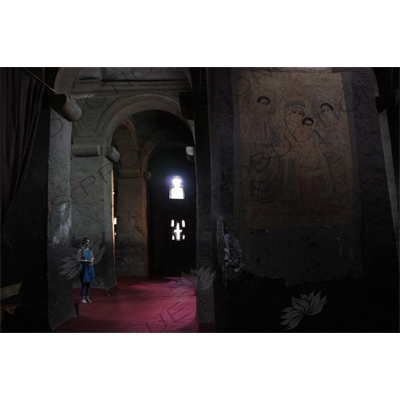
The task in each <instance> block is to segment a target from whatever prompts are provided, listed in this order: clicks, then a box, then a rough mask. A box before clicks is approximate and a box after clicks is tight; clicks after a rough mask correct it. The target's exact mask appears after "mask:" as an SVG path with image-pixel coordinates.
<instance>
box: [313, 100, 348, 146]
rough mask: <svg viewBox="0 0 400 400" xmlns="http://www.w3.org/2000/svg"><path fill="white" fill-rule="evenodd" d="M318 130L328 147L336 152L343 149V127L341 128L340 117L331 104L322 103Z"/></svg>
mask: <svg viewBox="0 0 400 400" xmlns="http://www.w3.org/2000/svg"><path fill="white" fill-rule="evenodd" d="M317 129H318V132H320V134H321V136H322V138H323V140H324V142H325V143H326V145H327V146H328V147H330V148H331V149H335V150H338V149H340V148H341V147H342V146H341V144H342V143H341V142H342V130H343V127H342V126H341V122H340V117H339V115H338V114H337V113H336V112H335V110H334V108H333V106H332V105H331V104H330V103H322V104H321V105H320V113H319V115H318V123H317Z"/></svg>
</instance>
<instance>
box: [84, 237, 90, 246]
mask: <svg viewBox="0 0 400 400" xmlns="http://www.w3.org/2000/svg"><path fill="white" fill-rule="evenodd" d="M89 244H90V240H89V239H86V240H85V247H89Z"/></svg>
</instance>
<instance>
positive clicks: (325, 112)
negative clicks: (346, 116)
mask: <svg viewBox="0 0 400 400" xmlns="http://www.w3.org/2000/svg"><path fill="white" fill-rule="evenodd" d="M321 116H322V118H324V119H330V118H332V116H333V113H332V110H331V108H330V107H329V106H322V107H321Z"/></svg>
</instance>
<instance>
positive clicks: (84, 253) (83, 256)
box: [78, 237, 95, 303]
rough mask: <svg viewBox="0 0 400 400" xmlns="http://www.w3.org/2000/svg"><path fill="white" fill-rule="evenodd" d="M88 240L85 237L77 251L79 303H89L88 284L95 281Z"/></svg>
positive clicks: (92, 259) (92, 258)
mask: <svg viewBox="0 0 400 400" xmlns="http://www.w3.org/2000/svg"><path fill="white" fill-rule="evenodd" d="M89 245H90V239H89V238H87V237H85V238H83V240H82V242H81V247H80V249H79V251H78V262H79V263H80V264H79V278H80V280H81V302H82V303H91V302H92V300H90V299H89V290H90V283H91V282H94V280H95V273H94V267H93V262H94V257H93V253H92V250H91V249H90V247H89Z"/></svg>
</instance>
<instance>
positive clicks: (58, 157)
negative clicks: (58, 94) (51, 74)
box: [47, 110, 76, 329]
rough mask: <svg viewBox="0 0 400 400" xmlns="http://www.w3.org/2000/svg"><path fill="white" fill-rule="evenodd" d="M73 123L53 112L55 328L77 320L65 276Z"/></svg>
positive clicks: (51, 292) (51, 297) (51, 309)
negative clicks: (63, 272) (64, 263)
mask: <svg viewBox="0 0 400 400" xmlns="http://www.w3.org/2000/svg"><path fill="white" fill-rule="evenodd" d="M71 132H72V127H71V123H70V122H68V121H66V120H65V119H64V118H62V117H60V116H59V115H58V114H57V113H56V112H54V111H53V110H51V114H50V138H49V170H48V179H49V183H48V239H47V248H48V271H47V279H48V316H49V324H50V327H51V328H53V329H54V328H56V327H57V326H58V325H60V324H62V323H63V322H65V321H67V320H68V319H70V318H73V317H76V311H75V305H74V299H73V296H72V281H71V280H68V279H65V278H66V277H65V275H62V274H61V272H62V269H61V268H60V266H62V265H63V261H62V260H63V259H65V258H66V257H68V256H70V250H71V189H70V179H71V164H70V157H71Z"/></svg>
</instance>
